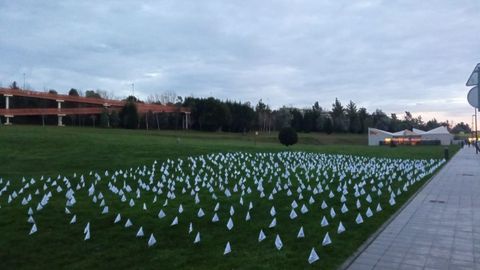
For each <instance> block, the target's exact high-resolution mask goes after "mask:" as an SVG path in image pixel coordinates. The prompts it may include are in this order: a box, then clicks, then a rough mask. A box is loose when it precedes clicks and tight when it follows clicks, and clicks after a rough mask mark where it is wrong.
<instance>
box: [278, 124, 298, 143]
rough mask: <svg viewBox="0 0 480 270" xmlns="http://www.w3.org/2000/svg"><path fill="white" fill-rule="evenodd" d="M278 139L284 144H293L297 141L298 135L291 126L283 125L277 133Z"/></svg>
mask: <svg viewBox="0 0 480 270" xmlns="http://www.w3.org/2000/svg"><path fill="white" fill-rule="evenodd" d="M278 140H279V141H280V143H281V144H283V145H285V146H290V145H294V144H296V143H297V141H298V135H297V132H296V131H295V129H293V128H291V127H284V128H282V129H281V130H280V133H278Z"/></svg>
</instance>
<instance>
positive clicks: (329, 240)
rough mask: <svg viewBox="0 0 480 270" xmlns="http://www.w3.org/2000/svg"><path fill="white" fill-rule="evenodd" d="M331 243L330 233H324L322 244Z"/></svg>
mask: <svg viewBox="0 0 480 270" xmlns="http://www.w3.org/2000/svg"><path fill="white" fill-rule="evenodd" d="M331 243H332V240H331V239H330V235H329V234H328V232H327V233H326V234H325V237H324V238H323V241H322V246H327V245H330V244H331Z"/></svg>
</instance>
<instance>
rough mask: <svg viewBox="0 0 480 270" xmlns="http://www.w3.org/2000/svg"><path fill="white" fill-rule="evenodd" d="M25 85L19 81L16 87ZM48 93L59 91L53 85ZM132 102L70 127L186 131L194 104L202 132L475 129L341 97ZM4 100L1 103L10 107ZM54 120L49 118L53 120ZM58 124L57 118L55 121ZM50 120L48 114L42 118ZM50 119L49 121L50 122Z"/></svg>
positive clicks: (20, 103) (29, 103)
mask: <svg viewBox="0 0 480 270" xmlns="http://www.w3.org/2000/svg"><path fill="white" fill-rule="evenodd" d="M10 87H12V88H16V89H19V88H18V86H17V83H16V82H13V83H12V85H11V86H10ZM48 92H50V93H53V94H57V91H55V90H53V89H51V90H49V91H48ZM68 95H71V96H85V97H90V98H106V99H111V98H113V95H112V94H109V93H107V92H106V91H102V90H86V91H85V92H84V93H83V92H82V91H80V90H77V89H75V88H72V89H70V91H69V92H68ZM124 100H125V101H127V103H126V106H125V107H124V108H123V109H122V110H121V111H120V112H115V111H113V112H108V111H105V112H103V113H102V114H101V115H90V116H75V115H72V116H68V117H67V119H66V121H65V122H66V124H67V125H79V126H84V125H94V126H95V125H99V126H102V127H124V128H146V129H149V128H150V129H181V128H182V125H183V122H182V121H184V120H183V117H182V115H181V113H180V108H181V107H188V108H190V110H191V115H190V120H189V128H191V129H194V130H201V131H225V132H250V131H261V132H271V131H278V130H280V129H282V128H284V127H292V128H293V129H294V130H295V131H297V132H324V133H327V134H331V133H357V134H362V133H366V132H367V131H368V128H369V127H374V128H378V129H382V130H387V131H390V132H395V131H399V130H403V129H410V130H411V129H413V128H417V129H421V130H430V129H433V128H436V127H440V126H446V127H448V128H449V129H450V130H451V131H452V132H453V133H459V132H470V131H471V129H470V127H469V125H468V124H466V123H463V122H461V123H458V124H456V125H455V126H451V123H450V122H448V121H445V122H439V121H437V120H436V119H432V120H428V121H424V120H423V118H422V116H417V117H413V116H412V114H411V113H410V112H408V111H406V112H405V113H404V115H401V116H400V115H397V114H395V113H391V114H390V115H387V114H386V113H385V112H383V111H382V110H380V109H376V110H375V111H373V112H372V113H370V112H368V111H367V109H366V108H364V107H359V106H357V104H355V102H353V101H349V102H348V103H347V104H346V105H343V104H342V102H341V101H340V100H338V99H337V98H336V99H335V100H334V102H333V103H332V105H331V107H330V108H322V107H321V106H320V105H319V102H318V101H317V102H314V103H313V104H312V105H311V107H306V108H296V107H287V106H283V107H281V108H278V109H272V108H271V107H270V106H269V105H268V104H266V103H264V102H263V101H262V100H259V101H258V103H257V104H256V105H252V104H251V103H249V102H243V103H242V102H238V101H231V100H225V101H224V100H220V99H217V98H214V97H208V98H196V97H186V98H181V97H179V96H177V95H176V94H175V92H173V91H168V92H165V93H164V94H161V95H151V96H149V97H148V98H147V101H146V103H153V104H164V105H174V106H177V107H178V109H179V110H178V112H173V113H160V114H157V113H156V114H154V113H152V112H148V113H147V114H144V115H139V114H138V112H137V110H136V107H135V102H141V103H143V102H144V101H141V100H139V99H138V98H136V97H134V96H129V97H127V98H126V99H124ZM3 102H4V101H3V100H2V99H0V106H2V107H3V106H4V104H3ZM11 106H12V107H17V108H22V107H23V108H25V107H54V106H55V102H54V101H48V100H38V99H31V98H22V97H14V98H13V100H12V101H11ZM62 106H63V107H65V108H68V107H82V106H88V105H83V104H78V103H70V102H65V104H64V105H62ZM47 120H48V119H47ZM50 121H51V122H53V121H54V120H53V119H50ZM42 122H43V123H45V117H42ZM47 122H48V121H47Z"/></svg>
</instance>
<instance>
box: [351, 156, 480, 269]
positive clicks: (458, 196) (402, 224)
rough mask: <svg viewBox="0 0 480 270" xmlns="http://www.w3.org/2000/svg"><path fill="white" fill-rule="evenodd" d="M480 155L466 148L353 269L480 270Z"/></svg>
mask: <svg viewBox="0 0 480 270" xmlns="http://www.w3.org/2000/svg"><path fill="white" fill-rule="evenodd" d="M479 156H480V155H475V150H474V148H473V147H471V148H468V147H467V148H464V149H462V150H460V152H459V153H457V155H455V157H454V158H453V159H452V160H451V161H450V162H448V164H447V165H445V167H444V168H443V169H442V170H441V171H440V172H439V173H438V174H437V175H436V176H435V177H434V178H433V179H432V180H431V181H430V183H428V184H427V186H426V187H425V188H424V189H423V190H422V191H420V192H419V193H418V194H417V196H416V197H415V198H414V199H413V200H412V201H411V202H410V204H408V205H407V206H406V207H405V208H404V209H403V210H402V211H401V212H400V214H399V215H398V216H397V217H396V218H395V219H394V220H393V221H392V222H391V223H390V224H389V225H388V226H387V227H386V228H385V230H384V231H382V232H381V233H380V235H378V237H377V238H376V239H375V240H374V241H373V242H372V243H371V245H370V246H368V247H367V248H366V249H365V250H364V251H363V252H362V253H361V254H360V256H359V257H357V258H356V259H355V261H354V262H353V263H352V264H351V265H350V267H349V268H348V270H363V269H385V270H387V269H409V270H415V269H432V270H433V269H435V270H442V269H478V270H480V157H479Z"/></svg>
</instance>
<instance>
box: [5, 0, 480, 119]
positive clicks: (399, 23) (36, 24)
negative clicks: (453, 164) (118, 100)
mask: <svg viewBox="0 0 480 270" xmlns="http://www.w3.org/2000/svg"><path fill="white" fill-rule="evenodd" d="M477 10H478V3H476V1H474V0H459V1H454V2H452V1H448V0H438V1H433V0H427V1H416V0H406V1H381V0H376V1H374V0H370V1H367V0H365V1H355V2H353V3H352V1H346V0H339V1H313V0H310V1H307V0H299V1H293V0H292V1H287V0H284V1H252V0H247V1H241V2H221V1H193V0H192V1H126V0H125V1H88V0H87V1H41V2H39V1H33V0H30V1H23V0H19V1H2V2H0V37H1V38H0V56H1V57H0V58H1V61H0V81H1V82H2V84H3V85H7V84H9V83H10V82H11V81H13V80H17V81H22V80H23V79H22V76H23V75H22V74H23V73H25V74H26V77H27V83H28V84H29V85H31V86H32V87H33V88H35V89H39V90H42V89H43V88H48V89H49V88H54V89H57V90H59V91H61V92H66V91H67V90H68V89H70V88H71V87H75V88H80V89H91V88H94V89H97V88H98V89H105V90H108V91H113V92H114V93H115V95H116V96H125V95H128V94H130V93H131V90H130V89H131V84H132V83H135V89H136V90H135V92H136V94H138V95H140V96H141V97H143V98H146V96H148V95H149V94H152V93H161V92H163V91H166V90H173V91H176V92H177V93H178V94H180V95H191V94H192V95H194V96H208V95H215V96H217V97H220V98H224V99H226V98H228V99H234V100H241V101H251V102H252V103H256V102H257V101H258V100H259V99H263V100H264V101H267V102H268V103H269V104H271V105H272V106H273V107H280V106H282V105H294V106H299V107H307V106H311V105H312V104H313V102H314V101H317V100H318V101H319V103H320V104H321V105H322V106H323V107H327V108H330V106H331V103H332V102H333V100H334V99H335V98H336V97H338V98H339V99H340V100H342V101H343V102H344V103H347V102H348V101H349V100H353V101H355V102H356V103H357V104H358V105H359V106H365V107H367V109H369V110H370V111H373V110H374V109H376V108H381V109H382V110H383V111H385V112H387V113H390V112H403V111H406V110H410V111H412V112H413V113H414V114H415V113H420V112H422V113H428V114H429V115H431V116H432V117H433V116H437V119H439V120H447V119H450V120H454V121H456V122H458V121H466V122H468V121H469V119H470V116H471V111H472V110H471V107H470V106H469V105H468V103H467V101H466V94H467V92H468V88H466V87H465V86H464V84H465V81H466V79H467V78H468V75H469V74H470V72H471V69H473V67H474V66H475V64H476V62H478V61H479V59H478V57H477V56H476V55H478V48H479V47H480V37H479V36H478V35H475V31H474V29H476V28H477V27H476V26H477V21H478V16H477V12H476V11H477Z"/></svg>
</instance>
